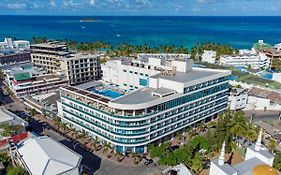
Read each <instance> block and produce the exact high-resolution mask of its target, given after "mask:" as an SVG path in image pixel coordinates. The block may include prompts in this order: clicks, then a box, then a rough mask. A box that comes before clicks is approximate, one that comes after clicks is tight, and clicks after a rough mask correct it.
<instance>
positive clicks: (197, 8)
mask: <svg viewBox="0 0 281 175" xmlns="http://www.w3.org/2000/svg"><path fill="white" fill-rule="evenodd" d="M192 11H193V12H201V9H200V8H199V7H194V8H193V9H192Z"/></svg>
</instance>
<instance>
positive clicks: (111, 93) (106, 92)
mask: <svg viewBox="0 0 281 175" xmlns="http://www.w3.org/2000/svg"><path fill="white" fill-rule="evenodd" d="M99 94H101V95H104V96H106V97H110V98H118V97H121V96H122V95H123V94H121V93H118V92H115V91H112V90H103V91H99Z"/></svg>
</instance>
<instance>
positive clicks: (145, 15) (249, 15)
mask: <svg viewBox="0 0 281 175" xmlns="http://www.w3.org/2000/svg"><path fill="white" fill-rule="evenodd" d="M0 16H43V17H48V16H61V17H80V16H81V17H85V16H86V17H281V15H263V16H260V15H52V14H50V15H40V14H8V15H6V14H0Z"/></svg>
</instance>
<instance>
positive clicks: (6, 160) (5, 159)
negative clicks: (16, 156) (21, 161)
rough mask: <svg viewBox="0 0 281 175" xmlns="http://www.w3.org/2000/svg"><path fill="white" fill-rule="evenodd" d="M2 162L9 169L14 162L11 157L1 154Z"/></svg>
mask: <svg viewBox="0 0 281 175" xmlns="http://www.w3.org/2000/svg"><path fill="white" fill-rule="evenodd" d="M0 162H2V163H3V165H4V167H8V166H9V165H10V164H11V162H12V160H11V157H10V156H8V155H7V154H5V153H0Z"/></svg>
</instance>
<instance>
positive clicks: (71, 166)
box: [17, 136, 82, 175]
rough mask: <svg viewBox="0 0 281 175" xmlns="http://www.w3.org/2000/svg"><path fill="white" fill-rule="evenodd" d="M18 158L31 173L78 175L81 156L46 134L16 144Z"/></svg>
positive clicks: (32, 174) (41, 174)
mask: <svg viewBox="0 0 281 175" xmlns="http://www.w3.org/2000/svg"><path fill="white" fill-rule="evenodd" d="M17 150H18V154H19V155H18V156H19V157H18V159H19V161H20V162H21V165H22V166H23V167H24V168H25V169H26V170H27V172H28V173H29V174H31V175H62V174H64V175H79V174H82V173H81V161H82V156H80V155H79V154H77V153H76V152H74V151H72V150H70V149H69V148H67V147H65V146H64V145H62V144H61V143H59V142H57V141H55V140H53V139H52V138H50V137H47V136H41V137H35V138H29V139H28V140H26V141H24V142H23V143H22V144H20V145H18V148H17Z"/></svg>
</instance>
